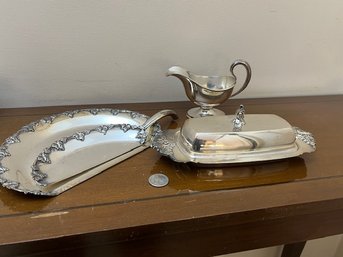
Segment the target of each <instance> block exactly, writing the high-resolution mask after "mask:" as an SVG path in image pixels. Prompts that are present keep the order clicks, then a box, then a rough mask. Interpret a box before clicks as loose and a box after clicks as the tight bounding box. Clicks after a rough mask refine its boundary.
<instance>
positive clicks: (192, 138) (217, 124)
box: [152, 106, 316, 164]
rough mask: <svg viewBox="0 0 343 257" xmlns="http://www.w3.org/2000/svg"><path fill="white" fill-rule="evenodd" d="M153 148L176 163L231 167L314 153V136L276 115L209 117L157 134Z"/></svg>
mask: <svg viewBox="0 0 343 257" xmlns="http://www.w3.org/2000/svg"><path fill="white" fill-rule="evenodd" d="M152 147H153V148H154V149H156V150H157V151H158V152H160V153H161V154H163V155H165V156H168V157H170V158H171V159H172V160H174V161H176V162H184V163H186V162H193V163H198V164H231V163H246V162H258V161H269V160H276V159H284V158H289V157H294V156H298V155H301V154H303V153H309V152H313V151H314V150H315V147H316V145H315V140H314V138H313V136H312V134H311V133H308V132H305V131H303V130H301V129H299V128H297V127H292V126H291V125H290V124H289V123H288V122H287V121H286V120H284V119H283V118H281V117H279V116H277V115H274V114H248V115H245V114H244V107H243V106H241V107H240V109H239V110H238V111H237V113H236V115H225V116H207V117H201V118H192V119H188V120H186V121H185V123H184V124H183V126H182V128H179V129H174V130H166V131H161V132H160V133H158V134H157V135H156V136H155V137H154V138H153V141H152Z"/></svg>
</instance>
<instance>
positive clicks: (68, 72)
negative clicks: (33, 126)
mask: <svg viewBox="0 0 343 257" xmlns="http://www.w3.org/2000/svg"><path fill="white" fill-rule="evenodd" d="M342 12H343V2H342V1H340V0H298V1H295V0H293V1H278V0H259V1H255V0H245V1H242V0H228V1H224V0H207V1H204V0H187V1H186V0H184V1H182V0H163V1H162V0H145V1H143V0H142V1H132V0H112V1H107V0H101V1H99V0H49V1H47V0H31V1H29V0H0V108H1V107H18V106H42V105H61V104H79V103H118V102H153V101H175V100H185V99H186V97H185V94H184V90H183V87H182V85H181V83H180V82H179V81H178V80H177V79H175V78H166V77H165V72H166V70H167V69H168V68H169V67H170V66H172V65H181V66H184V67H185V68H187V69H189V70H191V71H193V72H195V73H198V74H203V75H225V74H227V73H228V68H229V66H230V64H231V63H232V62H233V61H234V60H235V59H237V58H242V59H245V60H247V61H248V62H249V63H250V64H251V66H252V70H253V78H252V81H251V84H250V85H249V87H248V88H247V89H246V90H245V91H244V92H243V93H242V94H241V95H239V96H238V97H249V98H250V97H274V96H297V95H321V94H342V93H343V87H342V85H343V83H342V82H343V76H342V71H343V30H342V27H343V15H342ZM237 70H238V75H239V81H238V82H239V83H240V82H241V81H242V80H243V79H244V72H243V71H241V70H239V69H237Z"/></svg>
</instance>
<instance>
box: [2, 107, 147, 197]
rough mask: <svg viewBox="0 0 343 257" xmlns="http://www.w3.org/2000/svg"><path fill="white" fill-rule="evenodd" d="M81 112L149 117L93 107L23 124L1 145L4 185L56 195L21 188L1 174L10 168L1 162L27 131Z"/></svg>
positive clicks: (125, 111) (32, 130) (14, 188)
mask: <svg viewBox="0 0 343 257" xmlns="http://www.w3.org/2000/svg"><path fill="white" fill-rule="evenodd" d="M81 112H88V113H90V114H92V115H97V114H100V113H104V112H109V113H111V114H112V115H114V116H116V115H118V114H120V113H128V114H129V115H130V116H131V118H132V119H135V118H137V117H142V118H145V119H148V118H149V116H147V115H144V114H140V113H138V112H134V111H129V110H120V109H111V108H92V109H78V110H72V111H66V112H63V113H59V114H53V115H50V116H46V117H44V118H42V119H40V120H37V121H34V122H31V123H29V124H27V125H25V126H23V127H22V128H20V129H19V130H18V131H17V132H16V133H14V134H13V135H11V136H10V137H8V138H6V139H5V141H4V142H3V143H2V144H1V145H0V183H1V184H2V186H3V187H6V188H8V189H13V190H16V191H19V192H23V193H25V194H26V193H32V194H35V195H54V194H49V193H46V192H43V191H40V190H36V191H30V190H25V189H23V188H20V183H19V182H17V181H12V180H8V179H5V178H3V177H2V176H1V175H2V174H4V173H5V172H8V171H9V168H7V167H5V166H3V164H2V163H1V162H2V160H4V159H5V158H8V157H10V156H11V153H10V151H9V146H10V145H12V144H16V143H20V142H21V141H20V135H22V134H25V133H31V132H35V131H36V128H37V127H38V126H39V125H41V124H52V123H53V122H54V121H55V120H56V118H59V117H62V116H65V117H69V118H74V116H75V115H76V114H78V113H81Z"/></svg>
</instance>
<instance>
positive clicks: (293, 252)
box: [281, 241, 306, 257]
mask: <svg viewBox="0 0 343 257" xmlns="http://www.w3.org/2000/svg"><path fill="white" fill-rule="evenodd" d="M305 244H306V241H304V242H298V243H293V244H286V245H284V247H283V249H282V254H281V257H300V256H301V253H302V251H303V249H304V247H305Z"/></svg>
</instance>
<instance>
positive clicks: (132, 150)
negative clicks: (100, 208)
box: [0, 109, 176, 196]
mask: <svg viewBox="0 0 343 257" xmlns="http://www.w3.org/2000/svg"><path fill="white" fill-rule="evenodd" d="M166 115H173V116H174V117H176V115H175V113H174V112H173V111H169V110H165V111H161V112H159V113H157V114H156V115H154V116H153V117H151V118H149V117H148V116H146V115H143V114H140V113H137V112H132V111H128V110H117V109H82V110H74V111H69V112H64V113H60V114H56V115H52V116H48V117H45V118H42V119H41V120H38V121H35V122H32V123H30V124H28V125H26V126H24V127H22V128H21V129H20V130H19V131H17V132H16V133H15V134H14V135H12V136H10V137H8V138H7V139H6V140H5V142H4V143H2V145H1V146H0V183H1V184H2V185H3V186H4V187H7V188H9V189H13V190H16V191H19V192H23V193H32V194H36V195H50V196H52V195H58V194H60V193H62V192H64V191H65V190H67V189H69V188H71V187H73V186H75V185H77V184H79V183H81V182H83V181H85V180H86V179H89V178H91V177H93V176H94V175H96V174H98V173H100V172H101V171H103V170H105V169H107V168H109V167H111V166H113V165H114V164H116V163H118V162H120V161H123V160H125V159H127V158H128V157H130V156H132V155H134V154H136V153H138V152H141V151H142V150H144V149H145V148H147V147H148V144H145V142H146V141H149V138H150V136H152V135H153V134H154V133H157V132H159V131H160V127H159V125H158V124H157V125H156V124H155V122H156V121H157V120H158V119H160V118H162V117H164V116H166Z"/></svg>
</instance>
